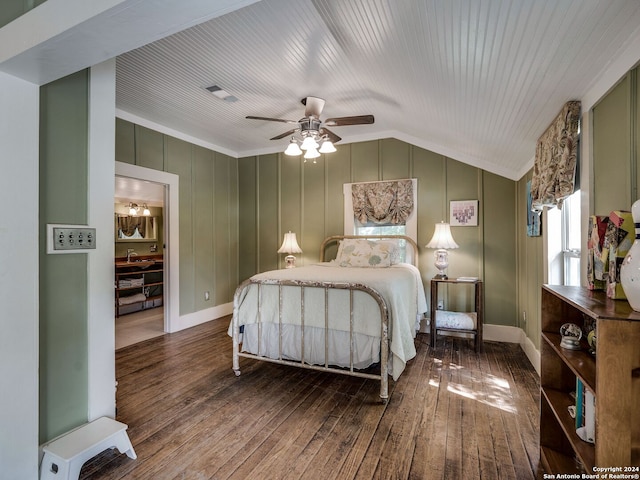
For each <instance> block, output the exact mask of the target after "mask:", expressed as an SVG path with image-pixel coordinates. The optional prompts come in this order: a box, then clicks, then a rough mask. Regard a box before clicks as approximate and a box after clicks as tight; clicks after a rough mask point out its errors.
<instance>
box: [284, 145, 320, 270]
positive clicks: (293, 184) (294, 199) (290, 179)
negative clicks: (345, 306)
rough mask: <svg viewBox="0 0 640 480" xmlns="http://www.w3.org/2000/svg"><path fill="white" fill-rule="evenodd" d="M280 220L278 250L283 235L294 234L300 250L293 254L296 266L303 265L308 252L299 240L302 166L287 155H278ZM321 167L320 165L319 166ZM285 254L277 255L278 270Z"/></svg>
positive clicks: (298, 160) (297, 159)
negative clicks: (300, 252)
mask: <svg viewBox="0 0 640 480" xmlns="http://www.w3.org/2000/svg"><path fill="white" fill-rule="evenodd" d="M279 162H280V169H279V171H280V185H282V187H281V188H280V192H279V193H280V200H279V205H280V220H279V226H280V228H279V229H278V248H279V247H280V245H282V240H283V239H284V234H285V233H287V232H289V231H291V232H293V233H295V234H296V239H297V240H298V245H300V248H301V249H302V252H303V253H302V254H295V256H296V264H297V265H304V263H305V262H304V259H305V256H307V255H309V253H310V252H309V251H308V250H307V248H306V247H305V244H304V242H303V241H302V238H301V236H300V235H301V232H302V219H303V215H302V209H303V208H304V205H303V204H302V202H301V199H302V174H303V165H306V164H304V163H303V162H302V160H301V159H300V157H292V156H289V155H280V158H279ZM321 165H322V164H321ZM285 256H286V254H284V253H280V254H278V268H283V267H284V257H285Z"/></svg>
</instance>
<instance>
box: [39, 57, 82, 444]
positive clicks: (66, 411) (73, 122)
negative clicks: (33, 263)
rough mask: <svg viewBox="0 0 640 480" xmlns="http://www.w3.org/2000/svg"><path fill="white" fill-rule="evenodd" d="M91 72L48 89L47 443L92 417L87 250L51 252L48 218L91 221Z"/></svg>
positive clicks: (44, 109)
mask: <svg viewBox="0 0 640 480" xmlns="http://www.w3.org/2000/svg"><path fill="white" fill-rule="evenodd" d="M88 82H89V78H88V71H87V70H82V71H80V72H78V73H75V74H73V75H69V76H67V77H64V78H62V79H60V80H56V81H54V82H52V83H49V84H47V85H43V86H42V87H41V88H40V172H39V173H40V186H39V190H40V191H39V195H40V202H39V209H40V225H39V228H40V267H39V275H40V282H39V290H40V306H39V307H40V308H39V310H40V332H39V341H40V355H39V365H40V366H39V374H40V375H39V381H40V387H39V391H40V397H39V403H40V411H39V418H40V428H39V437H40V439H39V440H40V443H43V442H45V441H47V440H50V439H52V438H54V437H56V436H58V435H60V434H62V433H64V432H67V431H69V430H71V429H72V428H75V427H77V426H78V425H81V424H83V423H85V422H86V421H87V412H88V408H89V399H88V390H89V387H88V363H89V358H88V344H87V336H88V322H87V315H88V300H87V299H88V295H89V294H88V290H87V285H88V283H89V282H88V272H87V254H86V253H71V254H64V255H48V254H47V253H46V239H47V235H46V225H47V224H48V223H62V224H76V225H86V224H87V218H88V213H87V198H88V163H87V155H88V130H87V125H88V108H89V100H88Z"/></svg>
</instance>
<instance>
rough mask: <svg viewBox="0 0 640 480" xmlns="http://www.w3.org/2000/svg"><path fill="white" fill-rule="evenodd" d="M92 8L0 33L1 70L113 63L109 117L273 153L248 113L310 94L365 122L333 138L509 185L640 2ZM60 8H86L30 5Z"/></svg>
mask: <svg viewBox="0 0 640 480" xmlns="http://www.w3.org/2000/svg"><path fill="white" fill-rule="evenodd" d="M94 1H95V3H96V4H101V5H104V8H103V10H102V12H103V13H100V14H97V15H95V16H93V17H91V18H90V19H89V20H88V21H84V22H80V21H78V22H77V25H76V26H75V27H69V28H68V29H67V30H65V31H61V32H60V33H55V34H51V38H50V39H49V40H48V41H42V42H41V44H39V45H36V46H33V47H32V46H30V45H28V42H26V40H25V41H24V42H14V43H15V44H16V45H18V46H20V45H23V44H24V45H25V46H24V47H20V48H21V50H20V49H18V51H17V54H16V55H14V56H13V57H12V54H11V52H9V53H6V52H7V51H8V50H10V48H12V47H10V45H9V43H8V42H5V41H4V40H8V39H10V38H12V37H11V35H12V33H11V32H13V31H14V30H17V29H18V27H19V26H20V25H21V24H27V23H28V20H29V18H34V15H25V16H24V19H18V21H16V22H13V23H14V25H12V24H9V25H8V26H7V27H4V28H2V29H0V70H3V71H5V72H7V73H10V74H11V75H15V76H18V77H21V78H24V79H27V80H29V81H33V82H35V83H38V84H42V83H45V82H48V81H51V80H53V79H55V78H58V77H59V76H61V75H62V74H63V73H72V72H73V71H76V70H78V69H79V68H84V67H86V66H91V65H93V64H95V63H97V62H98V61H101V60H102V59H104V60H106V59H107V58H112V57H113V56H117V62H116V65H117V67H116V68H117V88H116V102H117V114H118V115H119V116H121V117H122V118H126V119H133V120H135V121H139V123H142V124H145V123H146V124H149V125H156V126H159V127H162V128H163V129H165V131H166V132H176V133H179V134H180V135H183V136H184V137H185V138H194V139H197V140H198V141H199V142H202V143H203V144H206V145H207V146H210V147H211V148H215V149H217V150H218V151H221V152H223V153H228V154H230V155H233V156H238V157H242V156H248V155H254V154H260V153H271V152H275V151H282V150H284V148H285V147H286V144H287V138H284V139H282V140H277V141H275V140H274V141H270V140H269V138H271V137H273V136H276V135H278V134H280V133H283V132H285V131H287V130H289V129H290V128H291V125H288V124H284V123H278V122H266V121H257V120H247V119H246V118H245V117H246V116H247V115H256V116H263V117H277V118H285V119H292V120H298V119H299V118H301V117H302V116H303V112H304V108H303V106H302V105H301V104H300V99H302V98H303V97H306V96H309V95H311V96H317V97H321V98H324V99H325V100H326V105H325V108H324V111H323V114H322V116H321V118H322V119H325V118H328V117H340V116H348V115H363V114H373V115H374V116H375V124H373V125H362V126H341V127H332V128H331V129H332V130H333V131H334V132H335V133H336V134H337V135H339V136H341V137H342V138H343V141H342V142H341V143H349V142H354V141H361V140H368V139H376V138H387V137H396V138H399V139H401V140H404V141H408V142H411V143H413V144H415V145H418V146H420V147H423V148H427V149H430V150H433V151H435V152H438V153H441V154H443V155H447V156H449V157H451V158H454V159H456V160H460V161H463V162H466V163H469V164H471V165H474V166H478V167H480V168H484V169H486V170H488V171H490V172H493V173H496V174H499V175H503V176H505V177H508V178H511V179H514V180H517V179H519V178H521V176H522V175H523V174H524V173H526V171H527V169H528V168H530V167H531V165H532V159H533V156H534V152H535V142H536V140H537V139H538V137H539V136H540V135H541V134H542V132H543V131H544V130H545V129H546V127H547V126H548V125H549V123H550V122H551V121H552V119H553V118H554V117H555V115H556V114H557V113H558V111H559V110H560V108H561V107H562V105H563V104H564V102H566V101H568V100H572V99H579V100H580V99H583V98H584V97H585V96H586V97H589V96H591V97H593V92H594V91H597V90H598V88H594V87H595V86H598V85H600V86H601V85H602V84H603V79H606V80H607V82H608V83H607V82H604V84H606V85H607V88H608V87H609V86H611V85H612V84H613V83H615V81H617V80H618V79H619V78H620V77H621V76H622V75H623V74H624V72H625V71H626V70H627V69H628V68H631V66H633V64H634V63H636V62H637V61H638V60H640V40H639V39H640V1H638V0H261V1H254V0H181V2H172V1H169V0H94ZM67 4H72V5H71V6H69V8H72V10H71V11H72V12H76V11H82V9H81V8H80V7H81V6H82V5H84V3H83V2H82V1H80V0H65V2H50V1H49V2H44V3H43V4H42V5H40V6H39V7H37V8H36V9H35V10H36V12H30V13H34V14H37V11H38V10H39V11H41V12H43V14H44V12H45V11H46V12H48V11H49V10H51V11H55V9H56V8H61V7H62V6H64V5H67ZM92 4H93V2H92ZM73 5H75V6H73ZM178 5H179V7H178V10H176V8H177V6H178ZM96 8H97V7H96ZM47 9H49V10H47ZM92 15H93V14H92ZM46 18H49V16H47V17H46ZM185 26H186V27H189V28H187V29H186V30H184V28H185ZM116 27H117V28H116ZM65 28H66V27H65ZM31 32H32V33H33V34H30V31H27V32H26V33H25V35H24V38H25V39H27V40H28V39H31V38H35V37H36V34H39V33H40V32H41V29H40V30H39V29H37V28H35V29H34V28H32V29H31ZM175 32H177V33H175ZM3 34H5V36H2V35H3ZM170 34H171V35H170ZM167 35H169V36H167ZM25 42H26V43H25ZM149 42H152V43H149ZM12 45H13V44H12ZM141 45H144V46H141ZM16 48H17V47H16ZM636 50H637V51H636ZM629 52H631V54H629ZM629 57H631V58H630V62H629ZM620 58H626V63H628V65H625V69H620V68H619V67H620V63H621V62H620ZM61 66H62V67H64V68H62V70H61ZM54 67H56V68H54ZM64 69H66V71H63V70H64ZM612 75H615V76H614V78H611V76H612ZM211 85H218V86H220V87H221V88H223V89H224V90H226V91H227V92H229V93H230V94H231V95H233V96H235V97H237V98H238V101H237V102H234V103H229V102H225V101H223V100H220V99H218V98H216V97H215V96H213V95H212V94H211V93H209V92H208V91H207V90H205V87H208V86H211ZM604 93H605V91H601V92H599V93H598V96H600V95H602V94H604ZM595 99H597V96H596V98H595ZM592 100H593V98H592ZM591 104H593V102H591Z"/></svg>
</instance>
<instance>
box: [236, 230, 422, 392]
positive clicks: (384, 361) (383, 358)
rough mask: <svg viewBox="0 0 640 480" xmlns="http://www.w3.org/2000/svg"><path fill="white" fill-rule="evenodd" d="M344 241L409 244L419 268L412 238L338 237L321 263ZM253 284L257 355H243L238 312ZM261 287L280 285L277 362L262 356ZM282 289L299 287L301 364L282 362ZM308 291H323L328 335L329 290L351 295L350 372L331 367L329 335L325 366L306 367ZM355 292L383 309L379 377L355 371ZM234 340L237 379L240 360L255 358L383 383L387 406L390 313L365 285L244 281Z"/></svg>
mask: <svg viewBox="0 0 640 480" xmlns="http://www.w3.org/2000/svg"><path fill="white" fill-rule="evenodd" d="M344 238H362V239H372V240H380V239H394V240H398V239H403V240H405V241H406V242H407V248H409V247H410V248H411V249H412V254H413V263H414V265H416V266H417V263H418V245H417V244H416V242H415V241H414V240H413V239H411V238H410V237H407V236H404V235H392V236H391V235H389V236H387V235H368V236H358V235H335V236H331V237H328V238H327V239H325V241H324V242H323V243H322V246H321V247H320V259H321V261H324V256H325V250H326V248H327V245H329V244H331V243H333V242H338V241H340V240H342V239H344ZM252 284H257V286H258V321H257V324H258V354H253V353H248V352H241V351H240V344H241V342H240V322H239V315H238V309H239V307H240V304H239V303H240V298H242V292H243V291H244V290H245V289H246V288H248V287H249V286H250V285H252ZM262 285H278V296H279V319H278V338H279V345H278V358H270V357H265V356H262V355H260V352H261V340H262V322H261V315H260V310H261V308H260V307H261V305H262V304H261V302H262V288H261V287H262ZM283 287H299V288H300V307H301V316H302V318H301V323H300V328H301V359H300V360H286V359H283V358H282V310H283V309H282V288H283ZM306 288H314V289H324V307H325V308H324V311H325V315H324V317H325V318H324V323H325V332H327V331H328V330H329V314H328V312H329V308H328V306H329V290H330V289H342V290H348V291H349V339H350V342H349V344H350V352H349V362H350V366H349V367H348V368H342V367H335V366H332V365H330V364H329V344H328V343H329V335H326V334H325V336H324V338H325V356H324V358H325V362H324V365H317V364H311V363H307V362H306V361H305V353H304V324H305V314H304V290H305V289H306ZM355 291H361V292H364V293H366V294H368V295H370V296H371V297H372V298H373V299H374V300H375V302H376V303H377V304H378V306H379V308H380V374H375V373H367V372H361V371H357V370H356V369H354V367H353V349H354V335H353V334H354V313H353V294H354V292H355ZM232 322H233V323H232V336H233V371H234V373H235V374H236V376H239V375H240V357H244V358H253V359H255V360H262V361H266V362H272V363H277V364H281V365H289V366H293V367H298V368H306V369H310V370H319V371H325V372H335V373H340V374H342V375H350V376H354V377H360V378H369V379H374V380H379V381H380V400H381V401H382V403H384V404H386V403H387V401H388V399H389V370H388V359H389V309H388V307H387V303H386V301H385V300H384V298H383V297H382V296H381V295H380V294H379V293H378V292H377V291H376V290H374V289H373V288H370V287H368V286H367V285H363V284H360V283H349V282H312V281H303V280H269V279H263V280H252V279H249V280H245V281H244V282H243V283H242V284H240V286H239V287H238V288H237V289H236V292H235V294H234V297H233V321H232Z"/></svg>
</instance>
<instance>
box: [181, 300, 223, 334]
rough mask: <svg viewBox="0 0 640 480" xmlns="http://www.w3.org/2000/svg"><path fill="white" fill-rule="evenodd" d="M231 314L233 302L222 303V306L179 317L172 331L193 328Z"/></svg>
mask: <svg viewBox="0 0 640 480" xmlns="http://www.w3.org/2000/svg"><path fill="white" fill-rule="evenodd" d="M232 313H233V302H229V303H223V304H222V305H216V306H215V307H211V308H207V309H205V310H200V311H199V312H194V313H188V314H186V315H181V316H180V317H179V318H178V321H177V322H176V323H177V324H178V325H176V327H177V328H175V329H174V330H173V331H174V332H178V331H180V330H184V329H185V328H191V327H195V326H196V325H200V324H201V323H205V322H208V321H210V320H215V319H216V318H220V317H224V316H225V315H231V314H232Z"/></svg>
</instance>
